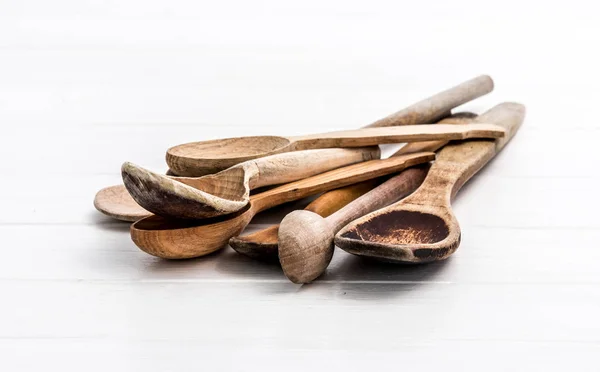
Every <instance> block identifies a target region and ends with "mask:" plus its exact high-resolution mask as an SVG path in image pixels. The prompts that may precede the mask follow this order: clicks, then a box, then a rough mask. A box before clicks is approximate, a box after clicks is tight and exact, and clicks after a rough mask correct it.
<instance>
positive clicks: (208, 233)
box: [131, 152, 435, 259]
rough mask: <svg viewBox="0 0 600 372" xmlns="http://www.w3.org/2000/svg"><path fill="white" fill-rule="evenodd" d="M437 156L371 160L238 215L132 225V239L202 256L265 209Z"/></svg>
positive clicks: (261, 198)
mask: <svg viewBox="0 0 600 372" xmlns="http://www.w3.org/2000/svg"><path fill="white" fill-rule="evenodd" d="M434 157H435V155H434V153H432V152H421V153H417V154H409V155H404V156H401V157H395V158H390V159H385V160H370V161H367V162H363V163H358V164H354V165H350V166H348V167H344V168H339V169H336V170H332V171H329V172H326V173H322V174H319V175H317V176H313V177H309V178H305V179H303V180H300V181H296V182H292V183H288V184H285V185H282V186H279V187H276V188H274V189H271V190H268V191H265V192H262V193H259V194H256V195H253V196H252V197H250V204H249V205H248V206H247V207H246V208H245V209H243V210H242V211H240V212H239V213H237V214H234V215H230V216H223V217H217V218H213V219H208V220H200V221H198V220H173V219H165V218H163V217H159V216H151V217H147V218H144V219H142V220H140V221H137V222H136V223H134V224H133V225H131V238H132V240H133V241H134V243H135V244H136V245H137V246H138V247H139V248H140V249H141V250H143V251H145V252H147V253H149V254H151V255H154V256H157V257H163V258H173V259H178V258H191V257H199V256H203V255H206V254H209V253H211V252H214V251H216V250H219V249H221V248H223V247H225V246H226V245H227V241H228V240H229V239H230V238H231V237H232V236H234V235H237V234H239V233H241V232H242V230H244V228H245V227H246V226H247V225H248V223H250V220H251V219H252V217H254V215H255V214H257V213H258V212H261V211H263V210H265V209H268V208H271V207H274V206H277V205H280V204H283V203H286V202H290V201H293V200H298V199H301V198H304V197H306V196H310V195H313V194H318V193H320V192H324V191H328V190H331V189H334V188H338V187H343V186H347V185H350V184H353V183H357V182H362V181H366V180H369V179H373V178H377V177H381V176H384V175H386V174H391V173H394V172H398V171H400V170H402V169H405V168H407V167H410V166H413V165H416V164H421V163H425V162H428V161H431V160H433V159H434Z"/></svg>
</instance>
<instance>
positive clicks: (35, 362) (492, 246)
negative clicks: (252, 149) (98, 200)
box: [0, 0, 600, 371]
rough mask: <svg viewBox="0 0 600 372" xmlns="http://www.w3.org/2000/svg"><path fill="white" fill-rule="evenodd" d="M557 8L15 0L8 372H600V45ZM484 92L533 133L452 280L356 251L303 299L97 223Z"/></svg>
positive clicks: (9, 102)
mask: <svg viewBox="0 0 600 372" xmlns="http://www.w3.org/2000/svg"><path fill="white" fill-rule="evenodd" d="M533 3H537V2H531V4H529V3H528V2H524V1H518V0H506V1H503V2H502V4H485V2H476V1H467V0H458V1H453V2H446V1H428V2H411V3H405V2H382V1H370V2H368V7H367V6H366V5H365V4H360V3H359V2H358V1H341V0H340V1H336V2H322V1H303V2H298V3H297V4H289V3H287V2H279V1H275V0H263V1H254V2H244V1H241V0H240V1H223V2H212V1H191V0H178V1H169V2H166V1H164V2H161V1H141V0H138V1H109V2H98V1H92V0H88V1H75V0H58V1H52V2H50V1H41V0H24V1H8V0H6V1H1V2H0V128H1V129H2V130H1V134H0V141H1V146H0V151H1V155H2V161H1V162H0V171H1V172H2V174H3V176H2V183H1V186H0V191H1V193H0V205H1V211H2V213H0V232H1V235H2V237H3V243H2V244H1V246H2V250H1V252H2V259H1V260H0V294H1V301H2V303H1V306H0V370H1V371H40V370H60V371H142V370H143V371H166V370H172V371H184V370H201V371H217V370H261V371H270V370H277V371H291V370H301V371H306V370H325V369H328V370H332V371H333V370H342V369H344V370H366V369H370V370H373V369H377V370H393V371H398V370H401V369H406V370H434V371H438V370H440V369H444V370H457V371H458V370H460V371H463V370H472V371H506V370H524V371H526V370H533V369H534V368H535V369H536V370H544V371H550V370H556V371H564V370H573V371H587V370H589V371H595V370H598V369H599V368H600V316H599V313H600V262H599V261H600V249H599V248H600V244H599V241H600V219H599V218H598V215H597V211H598V209H599V207H600V202H599V197H598V196H597V195H598V190H600V182H599V181H600V178H599V176H598V173H597V170H598V162H597V161H598V155H597V152H596V151H595V150H596V147H597V143H598V138H597V137H598V136H600V122H599V121H598V118H597V117H596V111H597V110H596V107H597V106H598V104H599V97H598V93H597V92H598V91H597V86H598V83H600V73H599V69H598V66H599V65H600V56H599V54H598V49H597V47H596V46H597V45H598V44H599V42H600V26H599V24H598V22H597V20H596V16H597V11H596V10H594V9H593V3H592V2H588V1H583V0H582V1H578V0H572V1H569V2H568V3H560V4H559V3H556V4H555V3H552V2H546V3H545V4H544V5H543V7H540V5H539V4H533ZM480 73H489V74H490V75H492V77H493V78H494V79H495V81H496V90H495V91H494V92H493V93H492V94H491V95H488V96H486V97H484V98H482V99H480V100H477V101H474V102H472V103H470V104H467V105H466V106H465V107H463V108H462V109H465V110H472V111H476V112H482V111H484V110H485V109H487V108H489V107H491V106H493V105H494V104H496V103H499V102H501V101H506V100H515V101H520V102H523V103H525V104H526V105H527V108H528V115H527V118H526V121H525V124H524V126H523V128H522V129H521V131H520V132H519V133H518V134H517V136H516V137H515V139H514V140H513V142H512V143H511V144H509V145H508V146H507V148H506V149H505V150H504V151H503V152H502V153H501V154H500V155H499V156H498V157H497V158H496V159H495V160H494V161H493V162H492V163H490V164H489V165H488V166H487V167H486V168H485V169H484V170H483V171H482V172H481V173H480V174H479V175H477V176H476V177H475V178H474V179H473V180H472V181H471V182H470V183H469V184H468V185H467V186H465V188H464V189H463V191H462V192H461V194H460V195H459V196H458V198H457V200H456V202H455V204H454V205H455V211H456V214H457V216H458V218H459V220H460V223H461V226H462V229H463V242H462V245H461V247H460V249H459V250H458V252H457V253H456V254H455V255H454V256H453V257H452V258H451V259H449V260H447V261H446V262H443V263H437V264H432V265H427V266H419V267H401V266H394V265H381V264H375V263H371V262H368V261H364V260H361V259H359V258H356V257H353V256H350V255H348V254H346V253H344V252H342V251H339V250H338V251H337V252H336V254H335V257H334V260H333V263H332V265H331V267H330V268H329V270H328V271H327V273H326V275H325V276H324V277H322V279H320V280H319V281H317V282H315V283H314V284H312V285H307V286H303V287H299V286H296V285H293V284H291V283H289V282H288V281H287V280H286V279H285V277H284V276H283V274H282V272H281V271H280V269H279V268H278V267H277V266H269V265H265V264H261V263H257V262H253V261H251V260H250V259H247V258H245V257H242V256H239V255H237V254H236V253H235V252H234V251H233V250H231V249H230V248H227V249H225V250H224V251H222V252H221V253H219V254H215V255H213V256H210V257H208V258H204V259H197V260H189V261H185V262H167V261H163V260H160V259H156V258H153V257H150V256H148V255H146V254H144V253H142V252H141V251H139V250H138V249H137V248H136V247H135V246H134V244H133V243H132V242H131V241H130V239H129V235H128V226H127V225H126V224H120V223H115V222H113V221H111V220H109V219H108V218H105V217H103V216H102V215H100V214H98V213H97V212H96V211H95V210H94V209H93V207H92V199H93V196H94V194H95V192H96V191H97V190H98V189H100V188H101V187H103V186H107V185H111V184H116V183H119V182H120V175H119V167H120V164H121V163H122V162H123V161H125V160H130V161H134V162H137V163H139V164H142V165H145V166H147V167H150V168H153V169H157V170H164V169H165V165H164V160H163V157H164V150H165V149H166V148H167V147H169V146H172V145H175V144H178V143H181V142H187V141H193V140H203V139H211V138H218V137H229V136H237V135H251V134H281V135H288V134H289V135H293V134H302V133H311V132H316V131H323V130H335V129H345V128H356V127H359V126H361V125H365V124H368V123H370V122H372V121H374V120H376V119H378V118H380V117H383V116H385V115H387V114H389V113H391V112H394V111H396V110H398V109H400V108H402V107H403V106H406V105H408V104H410V103H413V102H415V101H417V100H419V99H421V98H424V97H426V96H429V95H431V94H433V93H436V92H438V91H440V90H443V89H446V88H448V87H450V86H452V85H454V84H457V83H459V82H461V81H463V80H466V79H469V78H471V77H473V76H476V75H478V74H480ZM296 207H297V206H296ZM293 208H294V206H286V207H283V208H280V209H278V210H277V211H276V212H274V213H269V214H268V215H260V216H258V217H257V218H256V219H255V221H254V223H253V225H252V226H251V227H250V228H251V229H257V228H260V227H264V226H265V225H267V224H270V223H274V222H277V221H278V220H279V219H280V218H281V217H282V216H283V215H284V214H285V212H286V211H290V210H292V209H293Z"/></svg>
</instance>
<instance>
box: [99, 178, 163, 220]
mask: <svg viewBox="0 0 600 372" xmlns="http://www.w3.org/2000/svg"><path fill="white" fill-rule="evenodd" d="M94 207H95V208H96V209H97V210H98V211H99V212H101V213H103V214H105V215H107V216H109V217H112V218H115V219H117V220H120V221H126V222H134V221H137V220H139V219H142V218H145V217H149V216H150V215H152V213H150V212H148V211H147V210H145V209H144V208H142V207H141V206H140V205H139V204H138V203H136V202H135V200H133V198H132V197H131V196H130V195H129V193H128V192H127V189H126V188H125V185H115V186H109V187H105V188H103V189H102V190H100V191H98V192H97V193H96V196H95V197H94Z"/></svg>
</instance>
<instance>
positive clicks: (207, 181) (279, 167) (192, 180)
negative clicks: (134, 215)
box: [121, 146, 381, 219]
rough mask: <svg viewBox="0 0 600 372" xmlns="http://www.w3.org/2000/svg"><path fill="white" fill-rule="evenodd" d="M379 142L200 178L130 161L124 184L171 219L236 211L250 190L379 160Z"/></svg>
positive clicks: (252, 163)
mask: <svg viewBox="0 0 600 372" xmlns="http://www.w3.org/2000/svg"><path fill="white" fill-rule="evenodd" d="M380 155H381V154H380V151H379V147H377V146H373V147H363V148H356V149H341V148H337V149H320V150H306V151H294V152H290V153H283V154H276V155H271V156H266V157H264V158H259V159H253V160H248V161H246V162H243V163H241V164H238V165H234V166H233V167H231V168H229V169H226V170H224V171H221V172H219V173H217V174H210V175H208V176H203V177H179V178H177V179H173V178H170V177H167V176H164V175H162V174H158V173H154V172H151V171H149V170H147V169H144V168H142V167H140V166H137V165H135V164H132V163H125V164H123V167H122V168H121V173H122V175H123V183H124V184H125V187H126V188H127V191H129V193H130V194H131V196H132V197H133V199H134V200H135V201H136V202H137V203H138V204H139V205H141V206H142V207H143V208H144V209H146V210H148V211H150V212H152V213H154V214H156V215H159V216H162V217H167V218H168V217H171V218H188V219H202V218H210V217H216V216H221V215H225V214H229V213H234V212H237V211H239V210H241V209H242V208H244V207H245V206H246V204H248V202H249V201H250V190H253V189H256V188H259V187H264V186H270V185H276V184H282V183H288V182H292V181H296V180H299V179H302V178H307V177H310V176H314V175H316V174H319V173H323V172H326V171H329V170H332V169H336V168H340V167H343V166H346V165H350V164H355V163H359V162H362V161H367V160H373V159H379V157H380Z"/></svg>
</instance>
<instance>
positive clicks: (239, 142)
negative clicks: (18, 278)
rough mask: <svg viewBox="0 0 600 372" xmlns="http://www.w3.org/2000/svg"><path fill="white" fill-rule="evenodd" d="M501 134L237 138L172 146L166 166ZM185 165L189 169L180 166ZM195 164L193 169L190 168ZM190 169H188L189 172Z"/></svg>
mask: <svg viewBox="0 0 600 372" xmlns="http://www.w3.org/2000/svg"><path fill="white" fill-rule="evenodd" d="M502 132H503V131H502V130H500V129H499V128H498V127H497V126H494V125H492V124H477V125H475V124H465V125H462V126H460V125H459V126H455V125H445V124H439V125H406V126H400V127H377V128H364V129H357V130H349V131H338V132H329V133H319V134H312V135H306V136H297V137H276V136H258V137H240V138H226V139H219V140H213V141H204V142H193V143H186V144H183V145H179V146H175V147H172V148H170V149H169V150H168V153H167V162H168V163H169V167H171V168H173V169H174V170H175V171H176V172H177V173H178V174H183V175H190V174H191V173H193V174H198V173H199V170H202V172H204V173H206V172H207V171H214V170H215V169H216V168H217V167H218V168H220V169H223V167H224V165H225V164H227V165H229V164H237V163H240V162H243V161H246V160H249V159H255V158H260V157H264V156H268V155H272V154H277V153H282V152H288V151H297V150H307V149H320V148H331V147H364V146H373V145H380V144H388V143H400V142H418V141H431V140H441V139H446V140H461V139H467V138H498V137H502V135H503V133H502ZM182 164H188V167H187V168H186V167H185V166H182ZM190 164H194V166H193V167H191V166H189V165H190ZM190 169H191V170H190Z"/></svg>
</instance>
